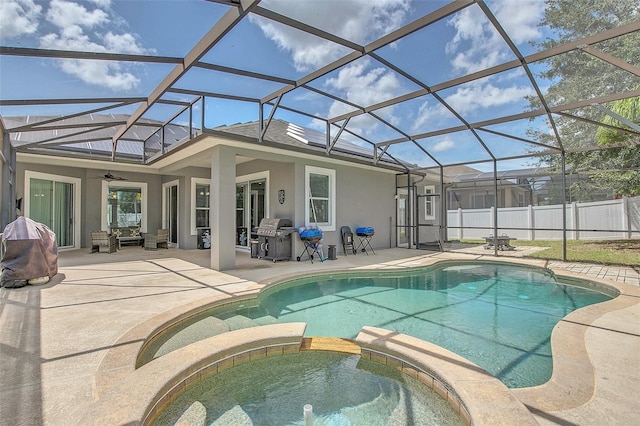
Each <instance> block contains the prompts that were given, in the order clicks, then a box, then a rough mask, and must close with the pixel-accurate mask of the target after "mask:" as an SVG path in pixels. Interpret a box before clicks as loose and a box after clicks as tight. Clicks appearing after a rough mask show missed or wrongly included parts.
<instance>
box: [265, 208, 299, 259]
mask: <svg viewBox="0 0 640 426" xmlns="http://www.w3.org/2000/svg"><path fill="white" fill-rule="evenodd" d="M295 231H296V229H295V228H293V227H291V220H290V219H275V218H267V217H265V218H264V219H262V220H261V221H260V225H259V226H258V229H257V231H256V234H258V253H257V257H258V258H265V259H270V260H273V262H274V263H275V262H276V261H278V260H289V259H291V234H292V233H293V232H295Z"/></svg>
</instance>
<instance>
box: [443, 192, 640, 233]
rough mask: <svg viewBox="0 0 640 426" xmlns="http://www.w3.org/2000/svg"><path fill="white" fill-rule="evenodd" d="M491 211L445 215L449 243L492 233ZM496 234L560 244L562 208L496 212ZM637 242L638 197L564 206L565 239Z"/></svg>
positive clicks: (524, 208)
mask: <svg viewBox="0 0 640 426" xmlns="http://www.w3.org/2000/svg"><path fill="white" fill-rule="evenodd" d="M493 209H494V208H493V207H491V208H488V209H465V210H463V209H458V210H449V211H447V228H448V233H447V237H448V239H449V240H457V239H460V240H462V239H482V238H483V237H486V236H489V235H492V234H493V232H494V210H493ZM498 234H499V235H502V234H507V235H509V236H510V237H514V238H518V239H520V240H561V239H562V205H561V204H560V205H553V206H527V207H508V208H499V209H498ZM630 238H640V197H633V198H622V199H619V200H609V201H599V202H593V203H571V204H567V239H571V240H596V239H630Z"/></svg>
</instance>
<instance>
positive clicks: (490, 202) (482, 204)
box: [471, 193, 496, 209]
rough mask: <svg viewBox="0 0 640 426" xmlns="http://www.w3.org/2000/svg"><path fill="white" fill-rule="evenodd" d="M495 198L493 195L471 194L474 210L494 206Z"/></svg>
mask: <svg viewBox="0 0 640 426" xmlns="http://www.w3.org/2000/svg"><path fill="white" fill-rule="evenodd" d="M495 199H496V197H495V196H494V195H493V194H489V193H487V194H473V195H472V196H471V202H472V203H473V207H472V208H474V209H488V208H490V207H493V206H494V205H495Z"/></svg>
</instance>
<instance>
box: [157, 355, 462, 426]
mask: <svg viewBox="0 0 640 426" xmlns="http://www.w3.org/2000/svg"><path fill="white" fill-rule="evenodd" d="M305 404H311V405H312V406H313V425H314V426H329V425H336V426H337V425H367V426H376V425H380V426H387V425H411V424H413V425H453V426H456V425H463V424H464V423H463V422H462V420H461V418H460V417H459V416H458V415H457V414H456V413H455V412H454V411H453V408H451V406H449V404H448V403H447V402H446V401H445V400H444V399H442V398H441V397H440V396H439V395H438V394H437V393H435V391H433V390H432V389H431V388H429V387H428V386H426V385H425V384H424V383H422V382H419V381H418V380H415V379H412V378H411V377H408V376H406V375H404V374H402V373H401V372H399V371H398V370H396V369H394V368H391V367H389V366H386V365H381V364H378V363H375V362H372V361H368V360H364V359H361V358H360V356H359V355H346V354H339V353H331V352H317V351H311V352H301V353H298V354H291V355H283V356H274V357H269V358H263V359H260V360H256V361H252V362H250V363H247V364H242V365H240V366H237V367H234V368H232V369H229V370H225V371H223V372H221V373H219V374H217V375H215V376H213V377H211V378H210V379H207V380H204V381H202V382H200V383H198V384H197V385H195V386H194V387H193V388H191V389H189V390H188V391H187V392H185V393H184V394H183V395H181V396H180V397H178V399H177V400H176V401H174V402H173V403H172V404H171V405H170V406H169V408H167V409H166V410H165V411H163V412H162V413H161V415H160V416H159V417H158V418H157V419H156V421H155V423H154V424H155V425H167V424H192V425H225V426H226V425H261V426H262V425H265V426H268V425H274V426H275V425H277V426H280V425H304V424H305V423H304V417H303V407H304V405H305Z"/></svg>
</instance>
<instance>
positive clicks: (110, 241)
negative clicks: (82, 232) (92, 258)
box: [91, 231, 118, 253]
mask: <svg viewBox="0 0 640 426" xmlns="http://www.w3.org/2000/svg"><path fill="white" fill-rule="evenodd" d="M117 249H118V240H117V239H116V237H115V235H109V234H107V231H92V232H91V253H95V252H100V253H115V251H116V250H117Z"/></svg>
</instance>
